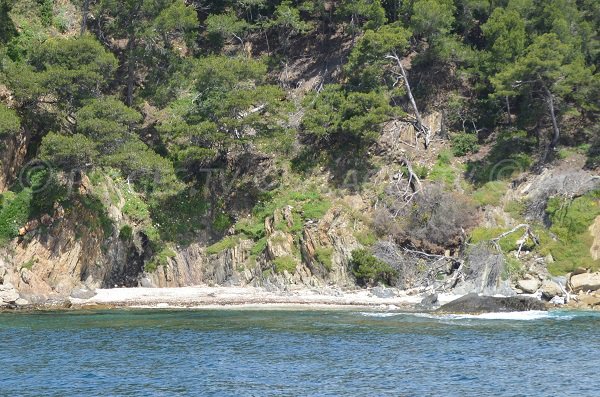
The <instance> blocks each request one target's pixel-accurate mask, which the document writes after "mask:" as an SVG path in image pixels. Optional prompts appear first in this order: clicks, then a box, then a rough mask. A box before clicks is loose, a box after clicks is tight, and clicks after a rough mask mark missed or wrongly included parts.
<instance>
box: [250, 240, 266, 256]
mask: <svg viewBox="0 0 600 397" xmlns="http://www.w3.org/2000/svg"><path fill="white" fill-rule="evenodd" d="M265 248H267V238H266V237H263V238H261V239H259V240H258V241H257V242H256V243H255V244H254V246H253V247H252V249H251V250H250V254H251V255H254V256H258V255H260V254H262V253H263V252H264V250H265Z"/></svg>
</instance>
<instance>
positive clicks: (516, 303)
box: [437, 293, 546, 313]
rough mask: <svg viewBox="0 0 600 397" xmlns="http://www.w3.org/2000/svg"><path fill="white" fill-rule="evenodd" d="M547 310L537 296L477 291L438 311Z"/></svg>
mask: <svg viewBox="0 0 600 397" xmlns="http://www.w3.org/2000/svg"><path fill="white" fill-rule="evenodd" d="M528 310H546V305H544V303H543V302H540V301H539V300H537V299H535V298H529V297H524V296H509V297H495V296H479V295H477V294H475V293H472V294H468V295H465V296H463V297H461V298H458V299H456V300H453V301H452V302H449V303H446V304H445V305H443V306H442V307H440V308H439V309H437V312H441V313H492V312H522V311H528Z"/></svg>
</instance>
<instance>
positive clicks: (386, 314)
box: [358, 312, 403, 317]
mask: <svg viewBox="0 0 600 397" xmlns="http://www.w3.org/2000/svg"><path fill="white" fill-rule="evenodd" d="M358 314H360V315H361V316H365V317H393V316H398V315H400V314H403V313H390V312H359V313H358Z"/></svg>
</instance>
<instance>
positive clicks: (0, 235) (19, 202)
mask: <svg viewBox="0 0 600 397" xmlns="http://www.w3.org/2000/svg"><path fill="white" fill-rule="evenodd" d="M32 197H33V194H32V193H31V189H23V190H21V191H20V192H19V193H13V192H6V193H4V194H3V195H2V208H1V209H0V242H6V241H8V240H11V239H13V238H15V237H17V236H18V235H19V228H21V227H23V226H24V225H25V223H26V222H27V220H28V219H29V211H30V205H31V199H32Z"/></svg>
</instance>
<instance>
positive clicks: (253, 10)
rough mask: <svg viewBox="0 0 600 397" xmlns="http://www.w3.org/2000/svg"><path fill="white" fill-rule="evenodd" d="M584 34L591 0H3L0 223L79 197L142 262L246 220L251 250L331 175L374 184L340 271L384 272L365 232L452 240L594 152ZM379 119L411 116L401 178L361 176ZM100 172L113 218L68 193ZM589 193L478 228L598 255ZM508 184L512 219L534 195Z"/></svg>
mask: <svg viewBox="0 0 600 397" xmlns="http://www.w3.org/2000/svg"><path fill="white" fill-rule="evenodd" d="M599 33H600V2H598V1H597V0H545V1H542V0H337V1H336V0H333V1H313V0H283V1H281V0H123V1H117V0H0V139H1V140H2V141H3V142H4V147H8V146H10V145H8V144H7V142H11V141H16V140H18V141H19V142H21V143H24V146H25V149H24V153H26V154H25V158H24V159H23V162H22V164H21V166H22V169H20V170H17V171H16V172H15V173H14V175H12V180H11V181H10V182H11V183H10V186H9V188H8V189H7V191H5V192H4V193H3V194H2V208H1V210H0V239H1V240H2V241H4V242H5V243H6V242H7V241H10V240H12V239H14V238H17V237H19V236H20V235H21V237H23V234H24V233H23V232H20V229H21V228H22V227H23V225H25V224H26V223H27V222H28V221H30V220H32V219H34V218H35V219H37V218H39V217H40V216H42V215H43V214H51V213H53V212H54V211H55V209H56V208H57V206H58V205H60V206H61V208H65V209H66V210H67V211H69V210H73V209H76V208H80V207H81V208H85V209H87V210H88V211H92V212H94V213H95V214H96V217H95V223H94V225H93V226H94V227H96V228H97V229H98V230H99V232H102V233H105V235H107V236H108V235H111V234H113V233H117V235H118V237H119V238H120V239H122V240H124V241H128V240H132V239H134V238H136V236H138V237H140V236H141V238H142V239H143V242H144V244H145V245H147V246H148V247H149V248H148V249H149V250H150V251H151V256H150V257H148V258H147V261H146V271H153V270H155V269H156V267H157V266H161V265H163V264H164V263H166V261H167V259H168V258H170V257H173V256H174V255H175V253H174V252H175V251H176V250H177V246H178V245H180V244H187V243H189V242H191V241H196V240H198V239H205V240H206V245H210V246H209V249H212V250H213V251H215V252H218V250H219V249H223V248H224V247H227V246H228V245H231V244H233V243H234V242H235V241H237V240H236V239H238V238H239V236H241V235H243V236H244V237H245V238H249V239H250V240H252V241H253V244H254V246H253V248H252V255H253V256H259V255H261V253H262V252H263V251H264V250H265V247H266V244H267V238H266V232H265V219H266V218H267V217H268V216H271V215H273V211H274V210H277V209H281V208H284V207H285V206H286V205H292V206H293V207H294V209H295V210H294V211H296V212H295V213H294V216H295V218H294V219H293V220H290V221H289V222H288V223H287V224H285V225H283V226H281V225H280V226H279V227H280V228H281V229H282V230H285V232H286V233H289V234H290V235H292V236H294V239H300V238H302V228H303V225H304V224H305V223H307V222H311V221H312V220H315V219H319V218H321V217H323V215H324V214H325V213H326V212H327V211H328V210H329V209H330V208H331V206H332V202H333V201H334V199H335V197H336V195H337V196H343V195H348V194H351V193H355V192H358V193H361V192H365V191H367V190H372V191H373V192H374V193H373V194H367V193H365V195H366V196H368V197H369V199H370V200H371V202H372V203H373V208H376V210H374V212H373V213H372V215H373V216H372V217H371V218H372V219H362V220H361V222H362V223H364V224H365V225H366V226H365V229H364V230H361V231H360V233H359V232H357V233H359V234H360V235H358V234H357V238H358V239H359V241H360V242H361V244H362V246H364V247H366V250H355V251H354V262H355V263H356V264H357V267H356V269H355V272H354V274H355V276H356V277H357V279H358V280H359V281H360V280H363V281H364V282H376V281H377V280H384V281H386V282H389V281H390V280H391V279H392V278H393V276H394V275H395V274H396V272H395V271H394V270H393V269H391V268H390V267H389V266H388V265H387V264H386V261H385V260H384V259H385V252H387V251H385V250H384V251H385V252H384V251H382V247H383V246H382V243H381V241H385V242H388V243H389V242H393V243H394V244H396V245H398V246H402V247H404V248H405V249H410V250H414V251H415V252H417V251H418V252H419V253H421V254H431V255H444V253H445V252H446V251H450V252H451V253H452V254H453V253H454V251H456V252H458V251H460V250H461V248H460V247H461V246H462V244H463V243H464V242H465V241H467V240H468V241H471V242H476V241H481V240H494V239H495V238H497V236H501V235H502V234H503V233H506V232H508V231H510V229H512V227H508V226H507V227H506V228H502V227H500V228H495V229H491V228H482V227H481V226H478V225H479V219H478V218H477V217H476V216H475V215H476V214H477V213H478V212H477V211H478V209H479V208H480V207H482V206H484V205H486V204H494V203H496V204H497V202H498V201H499V199H498V197H499V196H498V195H502V194H504V193H505V192H506V190H507V189H509V187H507V186H509V185H508V182H510V181H512V180H513V178H517V177H518V176H519V173H521V172H537V171H538V170H541V169H542V168H544V167H547V166H551V165H552V164H553V162H555V161H557V160H560V159H562V158H564V157H566V156H568V155H570V154H572V153H576V154H577V156H581V157H582V158H584V159H585V161H584V162H585V165H584V167H583V168H584V169H586V170H597V169H598V167H599V166H600V124H599V123H598V116H599V114H600V78H599V75H598V71H597V69H598V66H599V64H600V40H599ZM432 114H439V115H441V116H440V117H441V120H442V121H441V127H440V128H439V129H434V128H433V126H432V125H430V122H429V120H430V119H431V117H429V116H430V115H432ZM396 122H398V123H400V122H402V123H409V124H410V125H412V126H413V128H414V131H415V134H414V138H415V139H414V141H413V142H406V147H407V148H408V150H407V151H406V153H405V155H404V156H402V157H401V158H395V159H394V161H395V162H396V164H397V165H398V167H399V169H400V170H401V174H402V175H403V176H404V177H406V178H407V181H408V182H407V183H408V185H407V188H406V189H404V188H403V189H404V190H402V191H401V192H400V193H398V192H395V193H393V192H390V190H389V189H384V188H383V187H382V185H381V186H380V184H377V183H376V182H374V181H373V179H372V178H373V175H374V174H375V172H376V171H374V170H376V169H377V168H378V167H380V166H381V165H382V164H387V163H389V159H386V158H385V157H381V156H380V157H378V153H379V152H380V146H381V142H380V138H381V136H382V134H383V132H384V129H385V128H387V127H388V126H389V125H392V124H393V123H396ZM440 147H443V148H445V149H443V150H442V149H439V148H440ZM1 150H4V149H1ZM2 160H3V161H5V158H3V159H2ZM506 161H508V163H503V162H506ZM455 162H458V163H460V166H461V167H462V168H460V169H456V168H453V167H454V166H452V167H451V166H450V165H451V164H455ZM498 164H508V165H509V167H508V168H507V167H504V166H502V167H500V169H499V168H498ZM348 170H352V171H353V176H352V178H353V179H352V184H350V185H351V186H350V185H349V184H348V183H347V181H348ZM500 171H501V172H500ZM324 173H328V175H329V176H330V177H329V179H328V180H327V184H328V186H329V187H328V188H327V189H328V190H327V191H326V192H324V191H323V186H322V185H323V183H322V181H320V180H319V179H318V175H322V174H324ZM107 177H108V178H110V179H111V181H112V182H111V184H112V185H111V186H113V187H114V188H115V189H117V190H119V191H120V193H119V196H118V197H117V198H116V199H115V200H116V201H117V202H118V201H119V200H120V199H119V197H123V200H124V202H125V204H124V206H123V213H124V217H123V219H121V220H120V221H119V223H118V224H115V221H114V220H113V219H111V218H110V216H109V214H108V212H107V209H106V205H105V203H104V202H103V201H102V199H101V198H100V197H99V196H95V195H93V194H85V186H87V185H92V186H100V185H101V184H102V183H104V182H103V180H104V178H107ZM499 181H500V182H501V183H499ZM428 182H431V183H428ZM463 182H464V183H463ZM461 183H462V184H461ZM504 183H506V185H505V184H504ZM457 186H458V188H457ZM459 189H462V190H463V191H462V192H459V191H458V190H459ZM107 197H109V198H110V197H113V196H111V195H110V192H109V193H107ZM598 197H599V194H598V190H594V191H593V192H592V193H586V194H584V195H582V196H581V197H577V198H575V197H570V199H571V200H573V199H575V200H576V201H575V202H574V203H575V205H573V206H570V207H569V208H568V209H565V207H564V205H563V204H562V203H563V202H562V201H561V200H562V199H559V198H556V199H551V200H550V201H548V202H547V203H544V205H543V207H542V209H541V213H542V215H543V216H540V217H537V218H536V217H533V218H535V219H537V221H538V223H539V224H537V225H536V226H534V222H533V221H531V222H529V221H528V223H527V228H526V229H527V233H526V234H525V235H524V236H523V238H524V239H526V240H527V239H529V241H528V242H527V243H525V242H520V243H519V242H518V241H516V240H517V239H518V237H521V234H522V233H521V232H519V233H515V235H514V236H511V239H512V240H515V241H512V240H511V241H510V242H507V241H504V240H502V241H499V240H494V241H495V242H496V243H497V244H496V245H497V246H498V247H499V248H502V250H503V251H505V253H506V252H509V251H514V250H516V248H515V247H518V251H519V253H520V252H521V250H522V249H523V247H524V244H525V246H526V247H528V248H527V249H529V250H534V248H533V247H529V245H532V244H534V243H535V245H538V246H539V247H540V248H538V249H540V250H541V251H540V255H545V254H547V253H548V252H551V253H552V255H554V256H555V257H556V259H557V261H556V263H555V264H554V266H555V268H554V270H553V272H557V273H560V272H565V271H569V270H571V269H572V268H575V267H576V266H580V265H582V264H583V265H587V266H589V265H590V264H591V263H594V264H597V263H598V262H599V261H597V260H596V261H592V260H591V259H590V258H589V253H587V251H586V250H589V248H588V246H589V244H590V242H589V239H588V238H587V237H586V239H584V240H585V241H584V240H582V238H581V236H582V235H583V234H584V233H587V227H588V226H589V225H590V224H591V223H592V222H593V220H594V219H595V217H596V216H597V215H600V209H599V208H600V206H599V205H598ZM399 201H401V202H402V204H399ZM407 202H408V203H409V204H410V205H406V203H407ZM513 204H514V205H512V206H511V207H510V208H505V210H506V211H507V213H512V214H515V216H514V217H515V219H521V218H522V217H525V215H524V214H525V213H526V212H528V211H529V213H531V211H533V210H531V208H524V206H525V204H526V203H513ZM440 205H441V206H440ZM382 208H383V209H382ZM528 219H529V218H528ZM535 219H534V220H535ZM529 225H531V227H530V226H529ZM274 227H277V225H275V226H274ZM523 230H525V228H524V229H523ZM516 234H518V236H517V235H516ZM506 236H508V234H507V235H506ZM512 237H514V238H512ZM377 241H378V243H377V244H378V245H377V244H376V246H377V247H378V248H377V250H378V253H377V252H376V254H377V258H375V257H374V256H373V255H372V254H371V252H373V250H369V247H372V246H373V245H374V244H375V242H377ZM519 244H520V246H519ZM328 249H329V248H327V247H323V248H322V249H321V251H317V253H316V255H317V256H319V255H321V259H320V261H321V263H322V265H323V268H324V269H325V270H326V269H327V268H328V266H329V267H330V266H331V265H330V264H329V265H328V262H330V261H331V259H330V256H331V251H328ZM382 252H383V253H382ZM405 252H407V251H406V250H405ZM561 254H562V255H563V257H561ZM294 255H297V256H299V257H300V256H302V255H303V254H302V253H301V252H297V253H294ZM292 256H293V255H292ZM517 256H518V255H517ZM564 256H568V257H564ZM561 258H562V259H561ZM573 258H574V259H573ZM300 260H301V259H300ZM294 261H296V258H295V257H290V256H284V257H282V258H278V260H277V261H275V262H276V263H275V270H278V269H279V270H282V269H287V270H290V269H291V270H293V269H294V266H295V262H294ZM388 263H389V261H388ZM594 266H595V265H594Z"/></svg>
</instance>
